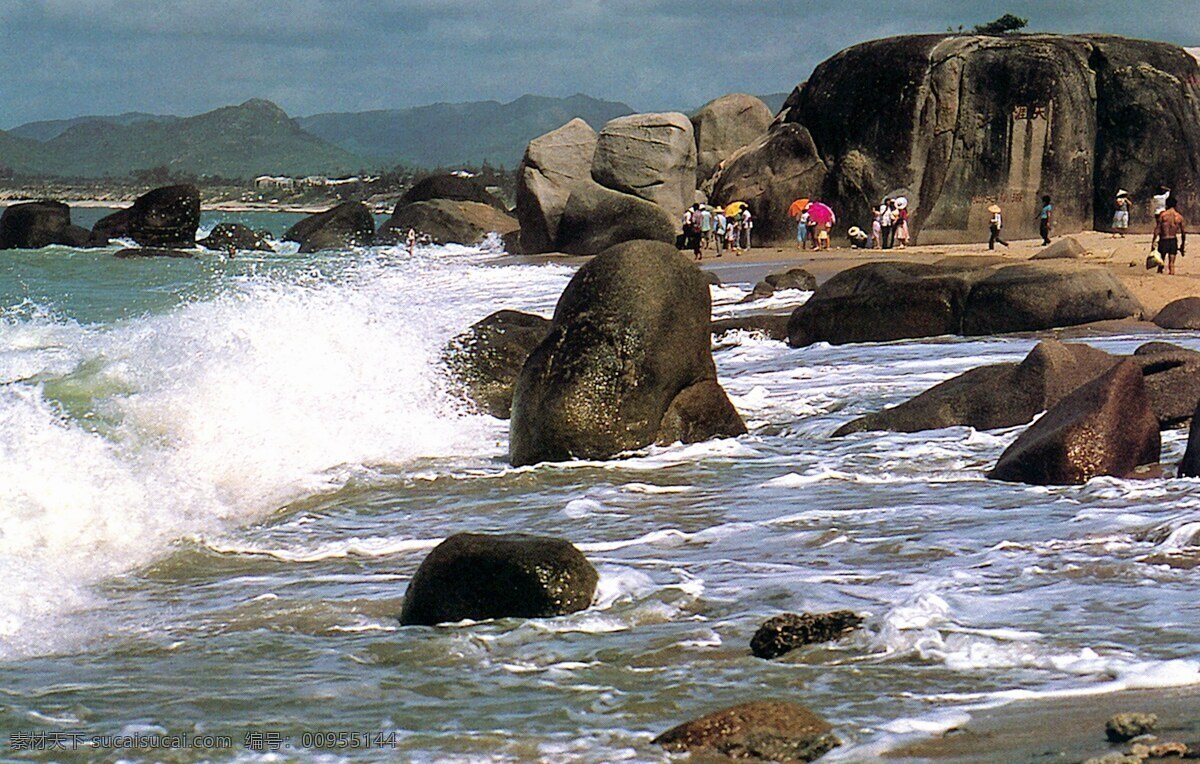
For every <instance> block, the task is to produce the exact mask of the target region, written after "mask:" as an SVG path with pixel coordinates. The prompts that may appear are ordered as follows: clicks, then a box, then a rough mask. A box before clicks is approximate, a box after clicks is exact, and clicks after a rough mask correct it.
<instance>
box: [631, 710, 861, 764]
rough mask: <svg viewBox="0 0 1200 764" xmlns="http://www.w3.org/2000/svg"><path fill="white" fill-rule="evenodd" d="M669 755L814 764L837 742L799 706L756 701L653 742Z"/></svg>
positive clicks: (683, 726) (704, 718)
mask: <svg viewBox="0 0 1200 764" xmlns="http://www.w3.org/2000/svg"><path fill="white" fill-rule="evenodd" d="M652 742H653V743H654V744H656V745H661V746H662V747H663V748H666V749H667V750H668V751H672V752H677V753H683V752H687V751H691V752H694V754H696V755H701V756H707V757H709V758H712V757H719V758H720V760H726V757H728V758H729V759H738V760H751V761H788V762H805V761H814V760H816V759H818V758H820V757H821V756H823V755H824V754H826V753H828V752H829V751H831V750H833V749H834V748H836V747H837V746H839V745H841V741H840V740H838V738H837V737H836V736H835V735H834V734H833V727H832V726H830V724H829V722H827V721H825V720H824V719H822V718H821V717H819V716H817V715H816V714H814V713H813V712H812V711H810V710H808V709H807V708H805V707H804V706H802V705H799V704H797V703H790V702H787V701H781V700H760V701H754V702H751V703H742V704H741V705H737V706H731V707H729V708H724V709H721V710H720V711H715V712H713V713H711V714H707V715H706V716H701V717H700V718H698V719H693V720H692V721H690V722H684V723H683V724H680V725H679V726H677V727H672V728H671V729H669V730H667V731H666V732H664V733H662V734H661V735H659V736H658V737H656V738H654V740H653V741H652Z"/></svg>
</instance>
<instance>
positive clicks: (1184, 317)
mask: <svg viewBox="0 0 1200 764" xmlns="http://www.w3.org/2000/svg"><path fill="white" fill-rule="evenodd" d="M1154 323H1156V324H1158V325H1159V326H1161V327H1162V328H1164V329H1200V297H1184V298H1181V299H1179V300H1175V301H1174V302H1169V303H1167V304H1166V305H1165V306H1164V307H1163V309H1162V310H1160V311H1159V312H1158V314H1157V315H1156V316H1154Z"/></svg>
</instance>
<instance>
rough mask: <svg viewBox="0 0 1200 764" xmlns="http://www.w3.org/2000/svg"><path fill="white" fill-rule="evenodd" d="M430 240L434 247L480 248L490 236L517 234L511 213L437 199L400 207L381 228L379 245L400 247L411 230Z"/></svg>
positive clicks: (483, 205) (376, 238) (377, 239)
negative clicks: (474, 246) (436, 245)
mask: <svg viewBox="0 0 1200 764" xmlns="http://www.w3.org/2000/svg"><path fill="white" fill-rule="evenodd" d="M410 228H412V229H413V230H415V231H416V232H417V233H418V234H421V235H423V236H425V237H428V240H429V241H432V242H433V243H434V244H465V245H467V246H471V245H475V244H479V243H480V242H482V241H483V240H484V239H485V238H487V235H488V234H489V233H498V234H501V235H504V234H508V233H512V232H513V231H516V230H517V221H516V219H515V218H513V217H511V216H510V215H509V214H508V213H506V212H502V211H500V210H497V209H496V208H495V207H492V206H489V205H486V204H481V203H479V202H463V201H453V200H450V199H434V200H431V201H427V202H414V203H412V204H408V205H406V206H404V207H397V208H396V212H395V213H394V214H393V215H392V216H391V217H390V218H388V219H387V220H386V221H385V222H384V223H383V224H382V225H381V226H380V227H379V232H378V233H377V234H376V236H375V243H376V244H400V243H403V242H404V241H405V240H406V239H407V237H408V229H410Z"/></svg>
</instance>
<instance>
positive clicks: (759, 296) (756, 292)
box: [740, 281, 775, 303]
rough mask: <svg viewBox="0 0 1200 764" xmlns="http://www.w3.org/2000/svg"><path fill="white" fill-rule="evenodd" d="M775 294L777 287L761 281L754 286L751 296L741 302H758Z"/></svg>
mask: <svg viewBox="0 0 1200 764" xmlns="http://www.w3.org/2000/svg"><path fill="white" fill-rule="evenodd" d="M773 294H775V287H773V286H771V285H770V284H768V283H767V282H766V281H760V282H758V283H757V284H755V285H754V288H753V289H751V290H750V294H748V295H746V296H745V297H743V298H742V299H741V300H740V302H742V303H747V302H758V301H759V300H765V299H767V298H768V297H770V296H771V295H773Z"/></svg>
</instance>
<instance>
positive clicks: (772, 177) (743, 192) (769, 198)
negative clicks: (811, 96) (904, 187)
mask: <svg viewBox="0 0 1200 764" xmlns="http://www.w3.org/2000/svg"><path fill="white" fill-rule="evenodd" d="M826 174H827V171H826V167H825V163H824V162H823V161H821V157H820V155H819V154H818V153H817V147H816V145H815V144H814V143H813V140H812V136H811V135H809V133H808V130H806V129H805V128H804V127H803V126H802V125H797V124H793V123H786V124H776V125H773V126H772V127H771V129H770V130H769V131H768V132H767V133H765V134H763V135H760V136H759V137H758V138H757V139H756V140H755V141H754V142H753V143H751V144H750V145H749V146H747V147H745V148H743V149H740V150H738V151H736V152H734V153H733V155H731V156H730V157H729V158H727V159H726V160H725V167H724V168H723V169H722V170H721V171H720V172H719V173H718V174H717V175H716V177H715V178H714V184H713V189H712V193H711V194H709V196H710V197H711V198H712V200H713V201H714V203H716V204H721V205H725V204H729V203H731V202H737V201H742V202H746V203H747V204H749V205H750V213H751V214H752V215H753V216H754V237H755V239H757V240H759V241H762V242H779V241H792V242H794V241H795V240H796V221H795V220H794V219H793V218H791V217H789V216H788V207H790V206H791V204H792V202H793V201H795V200H796V198H797V197H801V196H808V197H814V198H816V197H819V196H820V195H821V190H822V188H823V187H824V185H825V180H826ZM836 213H837V214H838V215H839V216H841V215H842V211H841V210H840V209H838V210H836ZM867 222H870V218H869V217H868V218H867Z"/></svg>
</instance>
